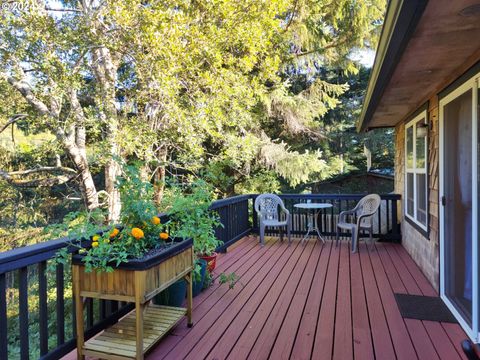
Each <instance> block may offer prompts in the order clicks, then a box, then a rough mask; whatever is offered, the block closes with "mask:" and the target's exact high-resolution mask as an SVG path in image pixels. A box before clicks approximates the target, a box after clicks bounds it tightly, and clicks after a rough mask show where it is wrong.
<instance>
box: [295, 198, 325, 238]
mask: <svg viewBox="0 0 480 360" xmlns="http://www.w3.org/2000/svg"><path fill="white" fill-rule="evenodd" d="M293 206H294V207H296V208H297V209H303V210H306V211H307V233H306V234H305V236H304V237H303V239H302V243H303V242H304V241H305V239H306V238H308V237H309V236H311V235H310V233H313V232H316V233H317V236H318V238H319V239H320V240H322V241H323V243H325V239H324V238H323V236H322V233H321V232H320V229H319V228H318V221H317V217H318V213H319V212H320V211H321V210H323V209H328V208H331V207H332V206H333V205H332V204H326V203H298V204H295V205H293ZM312 235H313V234H312Z"/></svg>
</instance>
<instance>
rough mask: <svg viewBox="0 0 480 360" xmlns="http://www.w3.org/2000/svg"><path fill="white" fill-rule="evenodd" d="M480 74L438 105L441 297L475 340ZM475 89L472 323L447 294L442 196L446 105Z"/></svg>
mask: <svg viewBox="0 0 480 360" xmlns="http://www.w3.org/2000/svg"><path fill="white" fill-rule="evenodd" d="M479 76H480V73H479V74H476V75H475V76H473V77H471V78H470V79H469V80H467V81H466V82H464V83H463V84H462V85H460V86H459V87H458V88H457V89H455V90H454V91H452V92H451V93H449V94H448V95H447V96H445V97H444V98H442V99H440V101H439V104H438V107H439V135H440V139H439V167H440V171H439V183H440V192H439V210H440V214H439V215H440V216H439V227H440V234H439V235H440V239H439V240H440V244H439V245H440V246H439V247H440V259H439V260H440V297H441V298H442V300H443V301H444V302H445V304H446V305H447V307H448V308H449V309H450V311H451V312H452V314H453V315H454V316H455V318H456V319H457V320H458V322H459V324H460V325H461V326H462V328H463V330H464V331H465V332H466V333H467V335H468V336H469V337H470V339H471V340H472V341H474V342H479V341H480V334H479V301H480V299H479V291H478V290H479V286H478V281H479V274H478V270H479V259H478V230H479V229H478V221H477V219H478V176H479V174H478V171H479V168H478V151H479V140H478V107H477V105H478V92H479V90H478V89H479V81H478V78H479ZM469 89H471V90H472V137H471V141H472V149H475V150H476V151H472V249H471V254H472V272H473V273H472V326H471V327H470V325H469V324H468V323H467V322H466V321H465V320H464V319H463V317H462V316H461V314H460V313H459V312H458V311H457V309H456V308H455V306H454V305H453V304H452V302H451V301H450V299H449V298H448V297H447V295H446V294H445V276H446V273H445V232H444V225H445V222H444V216H445V209H444V206H443V205H442V202H441V201H440V199H441V198H442V197H443V196H445V189H444V171H445V163H444V155H445V148H444V145H445V138H444V107H445V105H447V104H449V103H450V102H452V101H453V100H455V99H456V98H458V97H459V96H460V95H462V94H463V93H465V92H466V91H468V90H469Z"/></svg>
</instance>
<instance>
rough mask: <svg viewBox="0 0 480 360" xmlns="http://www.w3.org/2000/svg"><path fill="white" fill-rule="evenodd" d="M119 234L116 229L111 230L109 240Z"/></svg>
mask: <svg viewBox="0 0 480 360" xmlns="http://www.w3.org/2000/svg"><path fill="white" fill-rule="evenodd" d="M119 232H120V230H118V229H117V228H115V229H113V230H112V232H111V233H110V239H111V238H114V237H115V236H117V235H118V233H119Z"/></svg>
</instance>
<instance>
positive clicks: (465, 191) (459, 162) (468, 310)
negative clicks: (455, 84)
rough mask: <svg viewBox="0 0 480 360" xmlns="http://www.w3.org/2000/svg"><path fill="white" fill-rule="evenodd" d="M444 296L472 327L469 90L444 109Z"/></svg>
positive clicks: (470, 113) (470, 122)
mask: <svg viewBox="0 0 480 360" xmlns="http://www.w3.org/2000/svg"><path fill="white" fill-rule="evenodd" d="M444 139H445V141H444V154H445V155H444V159H443V160H444V174H443V177H444V179H443V181H444V192H445V194H444V195H445V198H446V205H445V208H444V222H443V223H444V242H445V243H444V246H445V259H444V260H445V274H444V275H445V293H446V295H447V296H448V297H449V299H450V300H451V302H452V303H453V305H454V306H455V307H456V309H457V310H458V312H459V313H460V314H461V315H462V317H463V318H464V319H465V321H466V322H467V323H468V324H470V326H471V324H472V251H471V250H472V91H471V90H469V91H467V92H465V93H464V94H463V95H461V96H459V97H458V98H456V99H455V100H453V101H452V102H450V103H448V104H447V105H446V106H445V107H444Z"/></svg>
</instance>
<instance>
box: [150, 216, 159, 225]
mask: <svg viewBox="0 0 480 360" xmlns="http://www.w3.org/2000/svg"><path fill="white" fill-rule="evenodd" d="M152 223H153V225H158V224H160V218H159V217H158V216H154V217H152Z"/></svg>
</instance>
